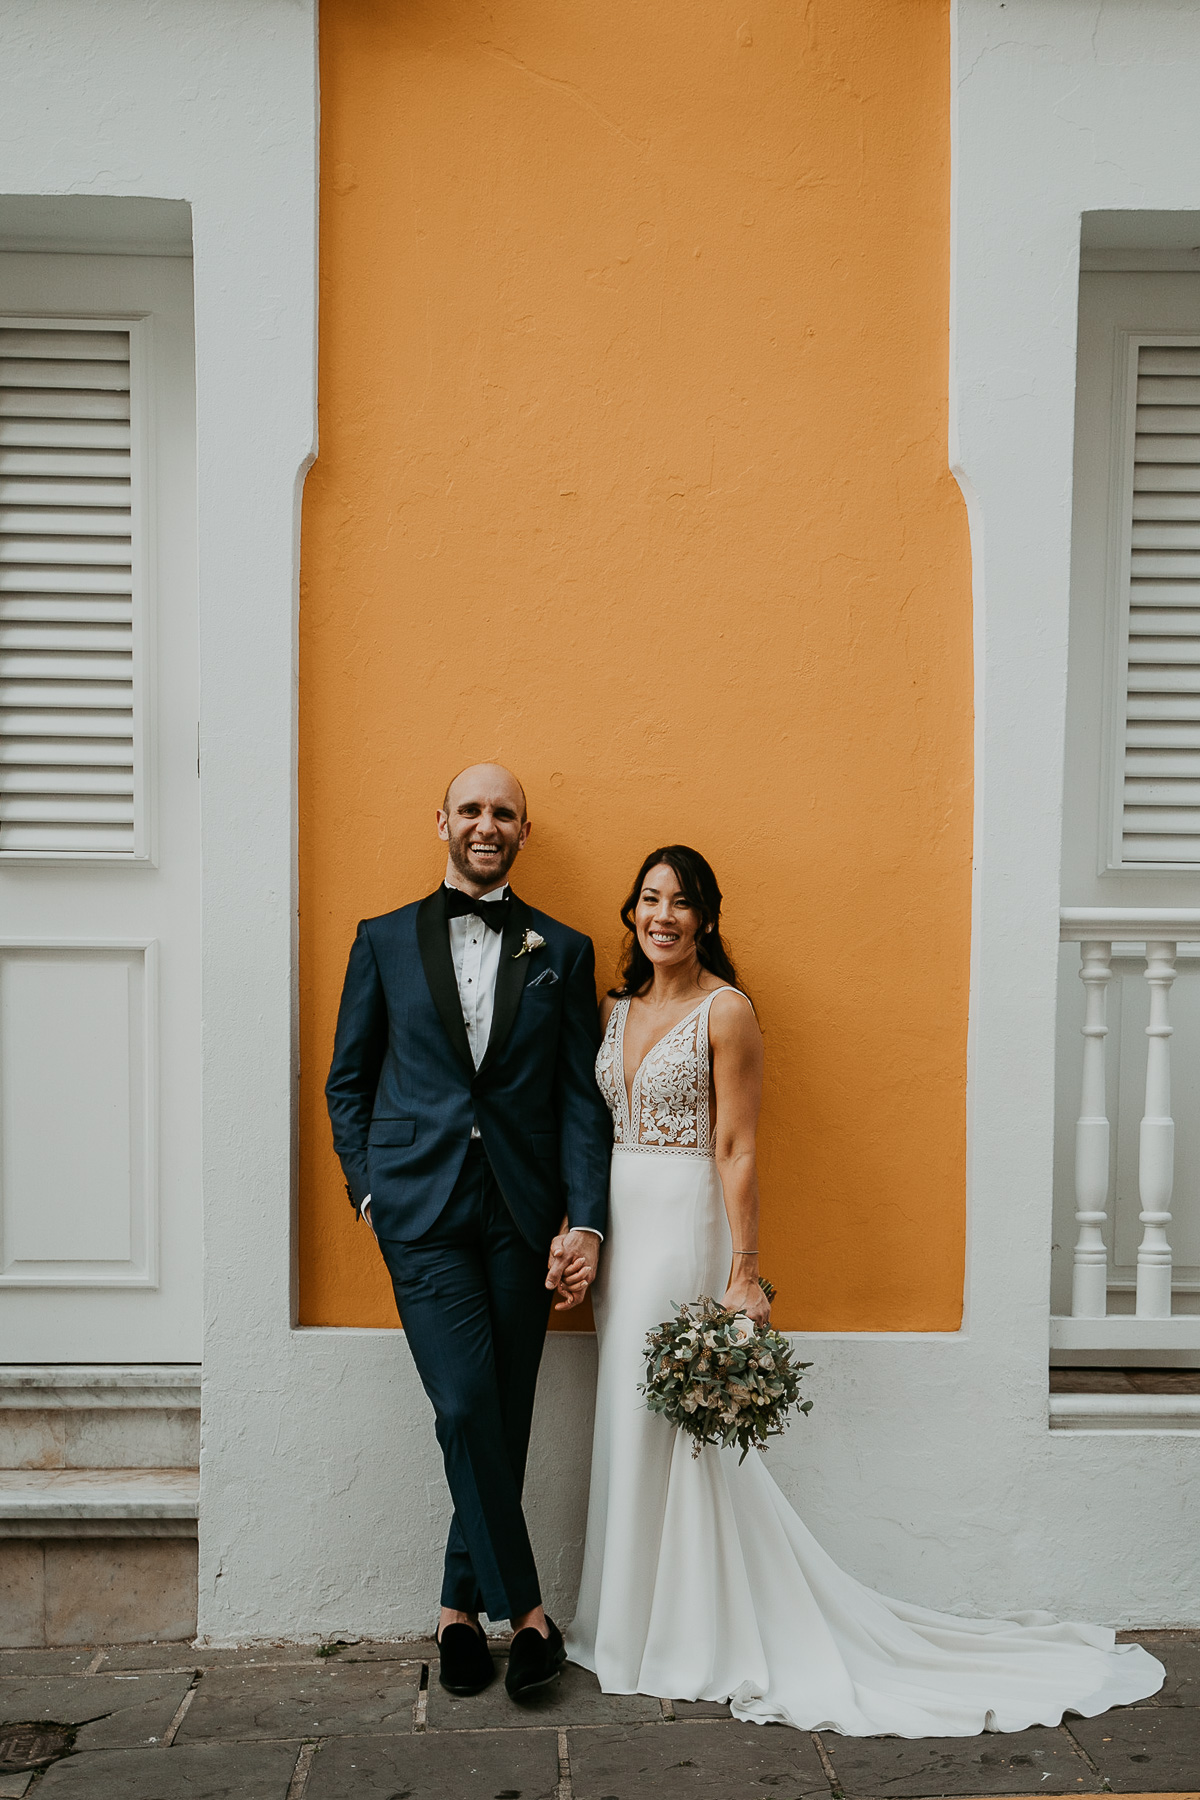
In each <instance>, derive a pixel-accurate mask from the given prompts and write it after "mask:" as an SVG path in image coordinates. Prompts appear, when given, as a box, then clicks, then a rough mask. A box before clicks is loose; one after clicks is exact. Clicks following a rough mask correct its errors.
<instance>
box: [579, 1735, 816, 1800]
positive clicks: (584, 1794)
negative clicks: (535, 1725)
mask: <svg viewBox="0 0 1200 1800" xmlns="http://www.w3.org/2000/svg"><path fill="white" fill-rule="evenodd" d="M567 1745H568V1749H569V1751H570V1756H571V1780H572V1787H573V1789H574V1794H575V1800H646V1797H647V1795H649V1794H653V1796H654V1800H743V1796H749V1795H753V1794H760V1793H762V1792H763V1790H764V1789H765V1790H766V1792H767V1793H771V1794H774V1796H775V1797H776V1800H829V1783H828V1782H827V1781H826V1779H825V1775H824V1772H823V1770H822V1768H821V1762H820V1758H819V1757H818V1756H817V1753H816V1751H815V1749H814V1748H813V1743H812V1739H811V1738H810V1737H809V1735H808V1733H807V1732H806V1731H790V1730H789V1729H788V1728H787V1727H786V1726H769V1725H768V1726H761V1725H741V1724H738V1723H737V1722H736V1721H733V1720H730V1721H728V1722H722V1721H721V1720H719V1719H714V1720H713V1721H712V1722H711V1724H675V1725H669V1724H660V1725H633V1726H626V1727H625V1728H624V1729H610V1730H601V1731H572V1732H569V1733H568V1736H567Z"/></svg>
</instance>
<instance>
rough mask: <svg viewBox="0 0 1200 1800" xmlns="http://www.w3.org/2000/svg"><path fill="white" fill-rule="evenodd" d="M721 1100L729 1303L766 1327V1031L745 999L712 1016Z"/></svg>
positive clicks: (720, 1006) (719, 1006)
mask: <svg viewBox="0 0 1200 1800" xmlns="http://www.w3.org/2000/svg"><path fill="white" fill-rule="evenodd" d="M708 1039H709V1043H710V1045H711V1046H712V1074H713V1088H714V1090H715V1092H716V1099H717V1129H716V1144H715V1151H716V1158H717V1171H718V1173H719V1175H720V1177H721V1186H722V1188H723V1189H724V1193H725V1211H726V1213H727V1214H728V1217H729V1229H730V1231H731V1232H732V1233H733V1249H734V1257H733V1269H732V1272H731V1274H730V1277H729V1286H728V1288H727V1289H726V1290H725V1300H724V1304H725V1305H726V1306H731V1307H734V1308H736V1310H737V1311H738V1312H743V1313H746V1314H747V1315H748V1316H749V1317H750V1318H751V1319H753V1320H754V1321H755V1323H756V1324H765V1323H766V1321H767V1319H768V1318H769V1317H770V1313H771V1308H770V1305H769V1303H768V1301H767V1296H766V1295H765V1294H764V1293H763V1291H762V1289H761V1288H760V1287H759V1285H758V1165H757V1160H756V1155H755V1137H756V1135H757V1132H758V1114H759V1108H760V1107H761V1105H762V1081H763V1047H762V1033H761V1031H760V1030H759V1029H758V1021H757V1019H756V1018H755V1017H754V1011H753V1008H752V1007H751V1006H750V1003H749V1002H748V1001H747V1000H746V999H745V998H744V997H743V996H741V995H730V997H729V998H728V999H726V998H725V996H724V995H721V996H720V998H718V999H717V1000H714V1002H713V1004H712V1008H711V1010H710V1012H709V1016H708Z"/></svg>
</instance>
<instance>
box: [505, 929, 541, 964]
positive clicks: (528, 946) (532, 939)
mask: <svg viewBox="0 0 1200 1800" xmlns="http://www.w3.org/2000/svg"><path fill="white" fill-rule="evenodd" d="M545 942H546V940H545V938H544V937H542V935H541V934H540V932H537V931H527V932H526V933H525V935H524V937H523V938H522V939H521V948H520V949H519V950H514V951H513V961H514V962H516V960H517V958H518V956H528V955H529V954H530V952H531V951H533V950H540V949H541V947H542V945H543V944H544V943H545Z"/></svg>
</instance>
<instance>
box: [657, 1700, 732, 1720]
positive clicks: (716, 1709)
mask: <svg viewBox="0 0 1200 1800" xmlns="http://www.w3.org/2000/svg"><path fill="white" fill-rule="evenodd" d="M671 1705H672V1706H673V1707H674V1709H675V1717H676V1718H677V1719H679V1720H681V1721H684V1720H687V1719H731V1718H732V1717H733V1714H732V1713H731V1712H730V1710H729V1702H728V1700H672V1702H671Z"/></svg>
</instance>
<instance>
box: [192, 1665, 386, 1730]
mask: <svg viewBox="0 0 1200 1800" xmlns="http://www.w3.org/2000/svg"><path fill="white" fill-rule="evenodd" d="M420 1674H421V1670H420V1665H419V1664H418V1663H387V1664H384V1665H382V1666H378V1667H372V1666H370V1665H369V1664H368V1665H364V1664H362V1663H359V1664H356V1665H352V1664H345V1665H339V1664H337V1663H329V1662H325V1663H318V1664H317V1665H316V1666H315V1667H312V1666H308V1667H303V1668H275V1669H249V1668H246V1669H214V1670H212V1671H210V1672H209V1673H208V1674H206V1675H205V1676H203V1678H202V1679H201V1682H200V1685H199V1687H198V1688H197V1689H196V1697H195V1699H194V1700H193V1701H192V1704H191V1706H190V1708H189V1709H188V1713H187V1716H186V1717H185V1719H184V1721H183V1724H182V1725H181V1726H180V1728H179V1735H178V1737H177V1738H176V1740H175V1741H176V1743H177V1744H180V1743H201V1742H209V1741H213V1742H228V1741H229V1740H231V1739H249V1738H285V1737H327V1736H330V1735H335V1736H339V1737H340V1736H343V1735H346V1734H348V1733H355V1734H357V1733H359V1732H369V1731H379V1732H396V1731H411V1730H412V1727H413V1704H414V1702H415V1700H416V1697H417V1685H418V1682H419V1680H420Z"/></svg>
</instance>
